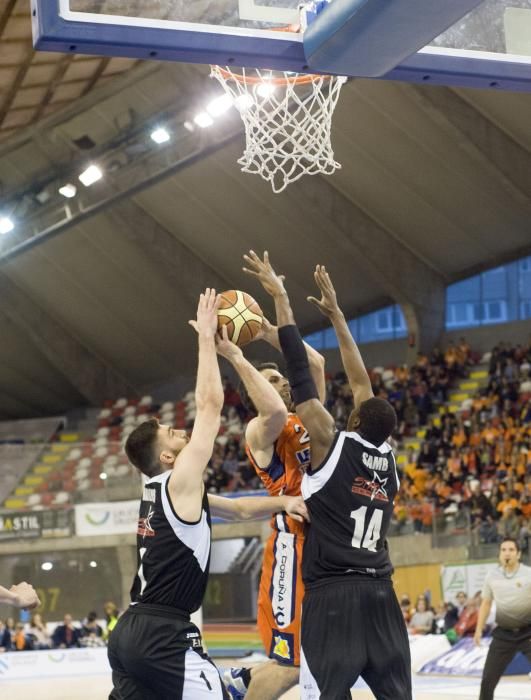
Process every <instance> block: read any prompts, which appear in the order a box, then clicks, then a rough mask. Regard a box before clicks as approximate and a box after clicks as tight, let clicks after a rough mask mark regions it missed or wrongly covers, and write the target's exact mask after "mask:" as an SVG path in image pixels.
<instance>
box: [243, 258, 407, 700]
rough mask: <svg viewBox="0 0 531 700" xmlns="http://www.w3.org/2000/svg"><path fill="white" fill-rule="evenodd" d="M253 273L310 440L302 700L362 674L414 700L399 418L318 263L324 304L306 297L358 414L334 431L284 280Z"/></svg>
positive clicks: (252, 262)
mask: <svg viewBox="0 0 531 700" xmlns="http://www.w3.org/2000/svg"><path fill="white" fill-rule="evenodd" d="M245 261H246V263H247V266H248V267H247V270H248V271H249V272H250V273H251V274H253V275H254V276H255V277H257V278H258V279H259V280H260V282H261V283H262V285H263V287H264V289H266V291H268V292H269V293H270V294H271V295H272V296H273V298H274V301H275V308H276V312H277V325H278V326H279V340H280V343H281V346H282V351H283V354H284V357H285V358H286V361H287V374H288V378H289V383H290V386H291V388H292V392H293V398H294V401H295V404H296V406H297V414H298V415H299V416H300V418H301V420H302V422H303V425H304V427H305V428H306V430H307V431H308V433H309V436H310V440H311V445H312V449H311V453H312V454H311V468H310V469H309V470H308V471H307V472H306V474H305V476H304V477H303V481H302V494H303V497H304V499H305V502H306V505H307V506H308V511H309V514H310V522H311V525H310V527H309V529H308V535H307V538H306V542H305V547H304V556H303V579H304V583H305V587H306V593H305V596H304V601H303V612H302V632H301V636H302V649H301V677H300V690H301V698H302V700H346V699H347V698H350V697H351V695H350V688H351V687H352V686H353V685H354V683H355V682H356V680H357V678H358V677H359V676H361V677H362V678H363V679H364V680H365V681H366V682H367V684H368V685H369V687H370V688H371V690H372V692H373V693H374V695H375V696H376V698H377V699H378V700H411V698H412V691H411V660H410V651H409V641H408V636H407V630H406V626H405V622H404V619H403V615H402V612H401V609H400V605H399V603H398V600H397V598H396V595H395V592H394V589H393V585H392V582H391V574H392V571H393V568H392V565H391V562H390V559H389V553H388V550H387V542H386V534H387V530H388V527H389V522H390V519H391V515H392V511H393V500H394V497H395V495H396V493H397V490H398V487H399V483H398V475H397V470H396V462H395V458H394V455H393V452H392V448H391V446H390V445H389V444H388V443H387V442H386V440H387V438H388V437H389V436H390V434H391V432H392V431H393V430H394V428H395V426H396V413H395V411H394V409H393V408H392V406H391V405H390V404H389V403H388V402H387V401H384V400H383V399H379V398H375V397H374V395H373V392H372V387H371V382H370V379H369V376H368V374H367V371H366V369H365V366H364V364H363V360H362V358H361V355H360V353H359V350H358V348H357V346H356V344H355V342H354V340H353V338H352V336H351V334H350V331H349V328H348V325H347V323H346V321H345V318H344V316H343V314H342V312H341V310H340V309H339V307H338V305H337V300H336V294H335V291H334V288H333V286H332V282H331V280H330V277H329V275H328V273H327V272H326V270H325V268H324V267H321V266H318V267H317V269H316V271H315V281H316V283H317V285H318V287H319V289H320V291H321V294H322V296H321V299H320V300H317V299H315V298H313V297H310V298H309V301H312V302H313V303H314V304H315V305H316V306H317V307H318V308H319V309H320V311H321V312H322V313H324V314H325V315H326V316H327V317H328V318H329V319H330V320H331V321H332V324H333V326H334V329H335V331H336V334H337V338H338V341H339V349H340V352H341V358H342V361H343V366H344V369H345V372H346V374H347V377H348V380H349V384H350V387H351V389H352V393H353V398H354V406H355V410H354V411H353V412H352V414H351V416H350V418H349V423H348V430H347V431H341V432H336V431H335V424H334V419H333V417H332V416H331V415H330V414H329V413H328V411H327V410H326V409H325V408H324V407H323V405H322V404H321V402H320V401H319V398H318V395H317V391H316V388H315V385H314V383H313V380H312V378H311V375H310V373H309V367H308V360H307V357H306V352H305V350H304V345H303V343H302V338H301V336H300V333H299V331H298V329H297V327H296V325H295V320H294V317H293V313H292V311H291V307H290V304H289V300H288V297H287V294H286V291H285V289H284V284H283V278H282V277H280V276H278V275H276V274H275V272H274V270H273V269H272V267H271V265H270V263H269V259H268V256H267V253H266V254H264V258H263V260H261V259H260V258H259V257H258V256H257V255H256V254H255V253H253V252H252V251H251V252H250V253H249V255H248V256H245Z"/></svg>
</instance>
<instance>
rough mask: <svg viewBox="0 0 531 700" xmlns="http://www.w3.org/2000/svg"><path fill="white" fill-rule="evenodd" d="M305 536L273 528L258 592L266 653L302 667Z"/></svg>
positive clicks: (277, 659)
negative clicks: (303, 551) (302, 567)
mask: <svg viewBox="0 0 531 700" xmlns="http://www.w3.org/2000/svg"><path fill="white" fill-rule="evenodd" d="M303 545H304V538H303V537H301V536H300V535H292V534H291V533H289V532H277V531H274V532H273V533H272V534H271V536H270V537H269V539H268V540H267V543H266V546H265V550H264V560H263V563H262V576H261V578H260V590H259V592H258V614H257V618H258V620H257V621H258V630H259V632H260V636H261V637H262V642H263V644H264V648H265V651H266V654H268V655H269V658H271V659H274V660H275V661H278V662H279V663H281V664H286V665H289V666H300V644H301V612H302V599H303V596H304V586H303V583H302V572H301V564H302V548H303Z"/></svg>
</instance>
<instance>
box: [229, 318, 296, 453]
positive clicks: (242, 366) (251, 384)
mask: <svg viewBox="0 0 531 700" xmlns="http://www.w3.org/2000/svg"><path fill="white" fill-rule="evenodd" d="M221 333H222V335H221V338H219V337H218V340H217V351H218V354H219V355H221V356H222V357H224V358H225V359H226V360H228V361H229V362H230V363H231V365H232V366H233V367H234V369H235V370H236V372H237V373H238V376H239V377H240V379H241V380H242V382H243V383H244V385H245V388H246V389H247V392H248V394H249V397H250V398H251V401H252V402H253V404H254V407H255V408H256V411H257V413H258V415H257V416H256V417H255V418H253V419H252V420H251V421H250V422H249V424H248V426H247V429H246V431H245V437H246V440H247V442H248V443H249V447H250V448H251V452H253V455H254V456H255V457H256V453H257V452H260V451H265V450H269V449H270V448H272V446H273V444H274V442H275V440H276V439H277V438H278V436H279V435H280V433H281V432H282V429H283V428H284V425H285V423H286V420H287V417H288V411H287V409H286V406H285V405H284V402H283V401H282V399H281V397H280V395H279V394H278V392H277V391H275V389H274V388H273V387H272V386H271V384H270V383H269V382H268V381H267V379H266V378H265V377H264V376H263V375H262V374H261V372H259V371H258V370H257V369H256V367H253V365H252V364H251V363H250V362H248V361H247V360H246V359H245V357H244V356H243V352H242V351H241V350H240V348H239V347H238V346H237V345H235V344H234V343H231V341H230V340H229V338H228V334H227V327H226V326H223V327H222V329H221ZM270 459H271V454H270V455H269V457H267V460H268V461H269V460H270Z"/></svg>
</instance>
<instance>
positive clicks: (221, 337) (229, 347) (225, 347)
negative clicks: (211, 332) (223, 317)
mask: <svg viewBox="0 0 531 700" xmlns="http://www.w3.org/2000/svg"><path fill="white" fill-rule="evenodd" d="M216 351H217V353H218V355H221V357H224V358H225V359H226V360H228V361H229V362H233V361H234V360H236V359H238V357H242V356H243V352H242V351H241V349H240V348H239V347H238V346H237V345H236V344H235V343H233V342H232V341H231V340H230V339H229V333H228V330H227V326H226V325H223V326H221V330H220V331H219V333H218V334H217V336H216Z"/></svg>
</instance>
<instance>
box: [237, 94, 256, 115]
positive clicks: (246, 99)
mask: <svg viewBox="0 0 531 700" xmlns="http://www.w3.org/2000/svg"><path fill="white" fill-rule="evenodd" d="M234 104H235V106H236V108H237V109H239V110H240V112H245V111H247V110H248V109H249V107H251V106H252V105H253V104H254V100H253V98H252V97H251V95H249V94H248V93H247V92H245V93H244V94H243V95H239V97H237V98H236V99H235V100H234Z"/></svg>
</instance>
